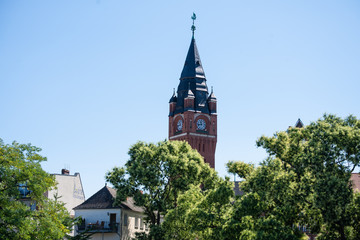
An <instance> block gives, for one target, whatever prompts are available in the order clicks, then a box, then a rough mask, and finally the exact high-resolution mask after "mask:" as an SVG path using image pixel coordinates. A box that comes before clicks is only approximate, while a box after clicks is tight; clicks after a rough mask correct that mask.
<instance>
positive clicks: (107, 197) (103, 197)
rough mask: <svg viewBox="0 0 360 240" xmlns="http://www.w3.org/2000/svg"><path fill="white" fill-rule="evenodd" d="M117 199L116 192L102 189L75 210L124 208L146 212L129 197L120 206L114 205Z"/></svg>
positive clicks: (105, 188) (106, 187)
mask: <svg viewBox="0 0 360 240" xmlns="http://www.w3.org/2000/svg"><path fill="white" fill-rule="evenodd" d="M115 198H116V190H115V189H113V188H111V187H108V186H105V187H103V188H102V189H100V190H99V191H98V192H97V193H95V194H94V195H92V196H91V197H90V198H89V199H87V200H86V201H85V202H83V203H82V204H80V205H79V206H77V207H75V208H74V210H78V209H109V208H123V209H127V210H132V211H135V212H144V209H143V208H142V207H139V206H136V205H135V203H134V199H133V198H131V197H128V198H127V200H126V201H124V202H121V204H120V206H118V205H117V206H116V205H114V203H115Z"/></svg>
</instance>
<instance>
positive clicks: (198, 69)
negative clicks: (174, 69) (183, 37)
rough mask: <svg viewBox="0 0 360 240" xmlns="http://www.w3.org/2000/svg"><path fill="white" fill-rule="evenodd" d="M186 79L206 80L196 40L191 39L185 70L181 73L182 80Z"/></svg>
mask: <svg viewBox="0 0 360 240" xmlns="http://www.w3.org/2000/svg"><path fill="white" fill-rule="evenodd" d="M184 78H205V72H204V69H203V67H202V64H201V60H200V55H199V51H198V49H197V46H196V42H195V38H192V39H191V43H190V47H189V51H188V53H187V56H186V60H185V64H184V68H183V70H182V72H181V77H180V79H184Z"/></svg>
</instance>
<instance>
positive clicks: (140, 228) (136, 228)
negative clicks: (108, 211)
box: [121, 210, 149, 240]
mask: <svg viewBox="0 0 360 240" xmlns="http://www.w3.org/2000/svg"><path fill="white" fill-rule="evenodd" d="M145 217H146V216H145V215H144V214H143V213H139V212H134V211H130V210H123V211H122V221H121V232H122V238H121V240H129V239H132V238H134V237H135V233H136V232H146V233H148V232H149V228H148V227H147V225H146V224H145V223H144V221H145ZM125 218H127V224H126V220H125ZM135 221H137V222H138V224H135ZM141 222H143V224H141Z"/></svg>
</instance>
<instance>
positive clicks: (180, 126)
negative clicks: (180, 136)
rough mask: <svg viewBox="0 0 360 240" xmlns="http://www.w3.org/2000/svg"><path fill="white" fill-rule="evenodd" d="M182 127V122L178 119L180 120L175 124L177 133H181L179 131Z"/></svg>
mask: <svg viewBox="0 0 360 240" xmlns="http://www.w3.org/2000/svg"><path fill="white" fill-rule="evenodd" d="M182 127H183V122H182V120H181V119H180V120H179V121H178V122H177V130H178V131H181V130H182Z"/></svg>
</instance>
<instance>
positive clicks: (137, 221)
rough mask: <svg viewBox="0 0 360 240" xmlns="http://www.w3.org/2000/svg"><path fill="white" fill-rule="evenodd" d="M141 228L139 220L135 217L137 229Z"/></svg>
mask: <svg viewBox="0 0 360 240" xmlns="http://www.w3.org/2000/svg"><path fill="white" fill-rule="evenodd" d="M138 228H139V218H137V217H135V229H138Z"/></svg>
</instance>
